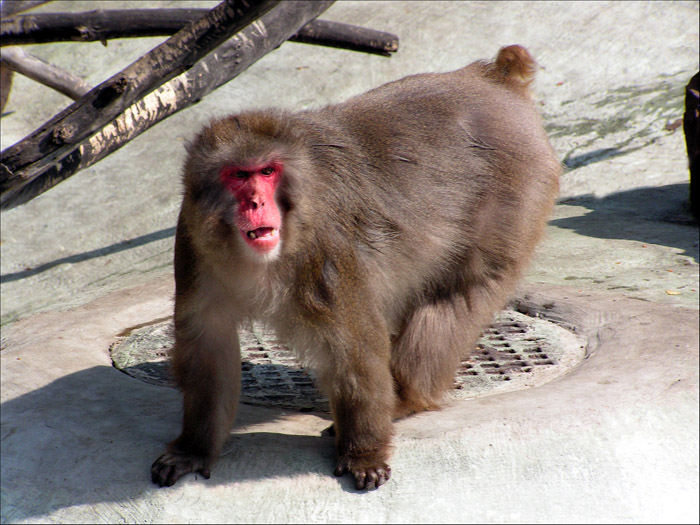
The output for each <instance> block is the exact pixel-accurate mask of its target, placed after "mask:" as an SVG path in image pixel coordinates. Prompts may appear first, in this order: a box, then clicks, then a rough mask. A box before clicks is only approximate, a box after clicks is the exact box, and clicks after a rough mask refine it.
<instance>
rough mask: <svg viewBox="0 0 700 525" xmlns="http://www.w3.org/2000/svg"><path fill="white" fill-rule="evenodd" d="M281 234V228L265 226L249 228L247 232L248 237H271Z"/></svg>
mask: <svg viewBox="0 0 700 525" xmlns="http://www.w3.org/2000/svg"><path fill="white" fill-rule="evenodd" d="M278 235H279V230H278V229H277V228H271V227H264V228H255V229H254V230H249V231H247V232H246V237H248V238H250V239H271V238H274V237H277V236H278Z"/></svg>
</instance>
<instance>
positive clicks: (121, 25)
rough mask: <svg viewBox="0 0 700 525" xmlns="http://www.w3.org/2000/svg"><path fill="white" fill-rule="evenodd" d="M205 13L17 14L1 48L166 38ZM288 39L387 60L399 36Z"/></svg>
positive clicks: (347, 29) (329, 31)
mask: <svg viewBox="0 0 700 525" xmlns="http://www.w3.org/2000/svg"><path fill="white" fill-rule="evenodd" d="M205 12H206V9H200V8H192V9H120V10H107V11H104V10H96V11H89V12H85V13H41V14H35V15H19V16H14V17H12V18H7V19H5V20H2V22H0V46H8V45H22V44H42V43H47V42H59V41H63V42H65V41H73V42H94V41H101V42H106V41H107V40H110V39H112V38H132V37H146V36H165V35H171V34H173V33H175V32H176V31H179V30H180V29H181V28H182V27H184V25H185V24H187V23H188V22H191V21H192V20H194V19H196V18H198V17H200V16H202V15H203V13H205ZM289 40H290V41H291V42H302V43H306V44H316V45H322V46H329V47H336V48H341V49H349V50H352V51H361V52H364V53H376V54H379V55H383V56H389V54H390V53H392V52H394V51H396V50H397V49H398V45H399V39H398V37H397V36H396V35H393V34H391V33H385V32H383V31H376V30H373V29H367V28H364V27H360V26H354V25H351V24H343V23H340V22H330V21H327V20H313V21H311V22H309V23H308V24H307V25H305V26H304V27H302V28H301V29H300V30H299V31H298V32H297V33H296V34H295V35H293V36H292V37H291V38H290V39H289Z"/></svg>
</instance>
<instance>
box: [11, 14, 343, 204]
mask: <svg viewBox="0 0 700 525" xmlns="http://www.w3.org/2000/svg"><path fill="white" fill-rule="evenodd" d="M332 3H333V2H331V1H315V0H314V1H303V2H292V1H285V2H282V3H281V4H280V5H279V6H278V7H276V8H275V9H273V10H271V11H270V12H268V13H267V14H265V15H264V16H263V17H262V18H260V19H259V20H258V21H257V23H256V24H255V25H249V26H248V27H246V28H245V29H244V30H243V31H241V32H240V33H238V34H236V35H234V36H233V37H232V38H231V39H230V40H229V41H227V42H226V43H224V44H223V45H221V46H220V47H219V48H218V49H217V50H216V52H215V53H210V54H209V55H207V56H206V57H205V58H204V59H202V60H201V61H200V62H198V63H197V64H196V65H195V66H194V67H192V69H190V70H189V71H188V72H187V73H186V74H183V75H180V76H179V77H176V78H174V79H172V80H171V81H169V82H168V83H166V84H164V85H163V86H161V87H160V88H158V89H156V90H155V91H153V92H152V93H150V94H149V95H147V96H146V97H144V98H143V99H141V100H139V101H138V102H137V103H135V104H133V105H132V106H131V107H129V108H127V109H126V111H124V112H123V113H122V114H121V115H119V117H118V118H116V119H114V120H113V121H112V122H110V123H109V124H107V125H106V126H104V127H103V128H102V129H100V130H99V131H98V132H97V133H96V134H94V135H93V136H92V137H90V138H89V139H87V140H84V141H82V142H81V143H80V144H78V145H76V146H74V147H73V148H71V149H70V150H68V151H67V152H66V153H64V154H63V155H61V156H60V157H58V158H56V159H55V160H54V161H53V162H44V163H43V167H42V169H41V170H40V171H38V172H37V173H36V174H35V176H34V177H33V179H32V180H30V181H28V182H25V183H22V184H19V185H13V186H12V187H11V188H9V189H7V190H3V191H2V194H0V208H2V209H10V208H13V207H15V206H18V205H20V204H23V203H25V202H27V201H29V200H31V199H32V198H34V197H36V196H37V195H39V194H41V193H43V192H44V191H46V190H48V189H49V188H51V187H53V186H55V185H56V184H58V183H59V182H61V181H62V180H64V179H66V178H68V177H70V176H71V175H73V174H74V173H77V172H78V171H79V170H81V169H83V168H86V167H88V166H91V165H92V164H94V163H95V162H97V161H99V160H101V159H102V158H104V157H106V156H107V155H108V154H110V153H112V152H113V151H115V150H117V149H119V148H120V147H122V146H123V145H124V144H126V143H127V142H128V141H130V140H131V139H133V138H134V137H136V136H138V135H139V134H141V133H142V132H144V131H146V130H147V129H148V128H150V127H151V126H153V125H155V124H156V123H158V122H160V121H161V120H163V119H165V118H167V117H168V116H170V115H172V114H173V113H176V112H177V111H179V110H181V109H184V108H186V107H188V106H191V105H192V104H194V103H196V102H197V101H199V100H200V99H201V98H203V97H204V96H205V95H207V94H208V93H210V92H211V91H213V90H214V89H216V88H217V87H219V86H221V85H222V84H225V83H226V82H228V81H229V80H231V79H232V78H235V77H236V76H238V75H239V74H240V73H242V72H243V71H245V70H246V69H247V68H248V67H250V65H252V64H253V63H255V62H256V61H257V60H258V59H260V58H261V57H263V56H264V55H266V54H267V53H269V52H270V51H272V50H274V49H275V48H276V47H278V46H279V45H281V44H282V43H283V42H285V41H286V40H287V39H288V38H289V37H290V36H291V35H293V34H294V33H295V32H296V31H298V29H299V28H300V27H302V26H303V25H305V24H307V23H308V22H309V21H310V20H312V19H314V18H316V17H317V16H318V15H320V14H321V13H322V12H323V11H325V10H326V9H328V8H329V7H330V5H331V4H332ZM3 170H4V166H3V165H2V164H0V180H4V178H5V177H7V176H8V174H7V173H6V172H4V171H3Z"/></svg>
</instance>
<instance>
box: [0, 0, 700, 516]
mask: <svg viewBox="0 0 700 525" xmlns="http://www.w3.org/2000/svg"><path fill="white" fill-rule="evenodd" d="M215 3H216V2H204V3H195V2H150V3H149V5H151V6H154V7H157V6H165V5H173V4H177V5H178V6H184V5H189V4H196V5H215ZM129 6H131V7H142V6H143V4H142V3H141V2H106V3H105V2H86V1H75V2H58V1H57V2H52V3H50V4H47V5H44V6H42V7H40V8H38V9H37V11H39V10H41V11H62V10H72V11H82V10H91V9H96V8H98V7H106V8H117V7H129ZM698 11H699V10H698V3H697V2H444V3H443V2H432V1H431V2H354V1H353V2H351V1H348V2H338V3H337V4H335V5H334V6H332V7H331V8H330V9H329V10H328V11H327V12H326V13H325V14H324V16H323V17H324V18H327V19H331V20H338V21H343V22H349V23H354V24H359V25H365V26H368V27H373V28H376V29H382V30H386V31H390V32H393V33H395V34H397V35H398V36H399V37H400V39H401V44H400V50H399V52H398V53H397V54H396V55H395V56H393V57H392V58H388V59H387V58H382V57H377V56H369V55H363V54H360V53H353V52H349V51H342V50H334V49H327V48H321V47H318V46H309V45H303V44H293V43H287V44H284V45H283V46H282V47H280V48H279V49H277V50H276V51H274V52H273V53H271V54H269V55H268V56H266V57H264V58H263V59H262V60H260V61H259V62H258V63H256V64H255V65H253V66H252V67H251V68H250V69H249V70H248V71H247V72H245V73H244V74H242V75H241V76H240V77H238V78H237V79H235V80H234V81H233V82H231V83H229V84H228V85H226V86H224V87H222V88H220V89H219V90H217V91H215V92H214V93H212V94H211V95H209V96H207V97H206V98H205V99H204V100H203V101H201V102H200V103H199V104H198V105H196V106H194V107H192V108H190V109H188V110H185V111H182V112H180V113H178V114H176V115H174V116H173V117H171V118H169V119H168V120H167V121H166V122H165V123H161V124H159V125H157V126H156V127H154V128H152V129H151V130H149V131H148V132H146V133H144V134H143V135H141V136H140V137H138V138H137V139H135V140H133V141H132V142H130V143H129V144H128V145H127V146H125V147H124V148H122V149H121V150H119V151H118V152H116V153H114V154H112V155H110V156H109V157H107V158H106V159H105V160H103V161H101V162H100V163H98V164H97V165H95V166H93V167H92V168H90V169H87V170H84V171H82V172H80V173H79V174H77V175H75V176H74V177H72V178H71V179H69V180H67V181H65V182H64V183H62V184H60V185H59V186H57V187H55V188H54V189H52V190H50V191H49V192H47V193H45V194H44V195H42V196H40V197H39V198H37V199H35V200H33V201H32V202H30V203H28V204H26V205H24V206H22V207H19V208H16V209H14V210H11V211H8V212H3V214H2V216H1V218H0V219H1V220H2V230H1V234H2V244H1V246H0V248H1V250H2V285H1V292H2V297H1V303H0V306H1V307H2V352H1V353H0V356H1V357H2V359H1V363H0V364H1V367H2V368H1V373H2V375H1V380H2V390H1V395H2V405H1V407H0V408H1V412H0V416H1V418H2V436H1V438H2V442H1V446H2V450H1V452H2V454H1V455H0V461H1V466H2V469H1V485H0V490H1V491H2V501H1V507H0V520H1V521H2V522H3V523H20V522H22V523H37V522H66V523H74V522H75V523H80V522H91V523H92V522H95V523H113V522H146V523H166V522H168V523H170V522H172V523H179V522H207V523H208V522H212V523H221V522H244V523H265V522H314V523H316V522H318V523H326V522H348V523H363V522H372V523H380V522H427V523H439V522H572V523H573V522H576V523H581V522H595V523H612V522H656V523H659V522H661V523H672V522H673V523H675V522H677V523H681V522H682V523H697V522H698V521H699V520H700V516H699V511H698V290H699V289H700V288H699V286H700V285H699V282H698V261H699V255H698V247H699V241H698V227H697V223H696V222H694V220H693V219H692V218H691V216H690V214H689V212H688V205H687V191H688V183H687V177H688V171H687V162H686V156H685V145H684V141H683V134H682V129H680V128H674V125H675V123H677V119H679V118H681V117H682V112H683V89H684V85H685V84H686V83H687V81H688V80H689V79H690V77H691V76H692V75H693V74H694V73H695V72H696V71H697V69H698V46H699V44H698V25H697V20H698V14H699V13H698ZM161 40H162V39H159V38H153V39H139V40H136V39H134V40H118V41H111V42H110V43H109V45H108V46H107V47H106V48H105V47H103V46H102V45H101V44H99V43H95V44H78V43H65V44H50V45H43V46H32V47H31V48H30V49H29V50H30V52H33V53H35V54H37V55H39V56H41V57H43V58H45V59H47V60H49V61H51V62H54V63H56V64H58V65H60V66H62V67H64V68H66V69H69V70H70V71H72V72H74V73H76V74H79V75H81V76H82V77H83V78H84V79H85V80H86V81H88V82H90V83H92V84H93V85H94V84H97V83H99V82H100V81H102V80H104V79H105V78H107V77H108V76H110V75H111V74H113V73H115V72H117V71H119V70H120V69H122V68H123V67H125V66H126V65H128V64H129V63H131V62H132V61H133V60H135V59H136V58H138V57H139V56H140V55H141V54H143V53H144V52H146V51H147V50H148V49H150V48H151V47H153V46H154V45H155V44H157V43H158V42H160V41H161ZM512 43H520V44H523V45H525V46H527V47H528V48H529V49H530V51H531V52H532V54H533V55H534V56H535V57H536V58H537V59H538V61H539V63H540V64H541V66H542V70H541V71H540V72H539V74H538V79H537V81H536V85H535V94H536V97H537V99H538V100H539V101H540V102H539V104H540V108H541V111H542V113H543V115H544V118H545V122H546V126H547V130H548V132H549V134H550V136H551V139H552V143H553V145H554V147H555V149H556V150H557V152H558V154H559V155H560V157H561V159H562V161H563V162H564V164H565V165H566V166H567V171H566V172H565V173H564V175H563V176H562V192H561V201H560V203H559V205H558V206H557V207H556V209H555V212H554V216H553V217H552V221H551V223H550V226H549V228H548V235H547V238H546V240H545V241H544V242H543V244H542V245H541V247H540V249H539V250H538V256H537V259H536V261H535V263H534V264H533V266H532V268H531V270H530V272H529V273H528V276H527V279H526V282H525V283H524V284H523V286H522V287H521V289H520V290H519V292H518V294H517V300H516V301H517V303H518V305H519V308H520V309H521V310H524V311H529V312H532V313H539V314H540V315H542V316H545V317H548V318H550V319H553V320H557V321H559V322H562V323H563V324H565V325H567V326H570V327H573V328H575V329H576V330H577V331H578V333H580V334H584V335H585V336H586V338H587V340H588V348H587V358H586V359H584V360H583V361H582V362H581V363H580V364H579V365H578V366H577V367H575V368H574V369H573V370H572V371H571V372H570V373H568V374H567V375H565V376H564V377H561V378H559V379H557V380H555V381H552V382H550V383H547V384H544V385H542V386H539V387H536V388H530V389H525V390H520V391H516V392H509V393H505V394H498V395H493V396H486V397H481V398H478V399H470V400H464V401H458V402H454V403H452V404H450V405H449V406H447V407H445V409H444V410H442V411H440V412H433V413H427V414H421V415H419V416H416V417H412V418H409V419H406V420H404V421H401V422H399V423H398V424H397V435H396V439H395V452H394V457H393V460H392V468H393V476H392V479H391V480H390V482H389V483H387V485H386V486H384V487H381V488H380V489H379V490H377V491H373V492H370V493H366V494H365V493H359V492H357V491H355V490H354V489H353V488H352V484H351V482H350V479H349V478H347V477H345V478H335V477H333V476H332V468H333V451H332V441H331V440H330V439H329V438H323V437H320V431H321V430H322V429H323V428H324V427H325V426H327V425H328V418H327V416H326V415H324V414H315V413H294V412H285V411H281V410H277V409H266V408H261V407H252V406H246V405H243V406H241V410H240V414H239V418H238V423H237V425H236V428H235V429H234V432H233V435H232V438H231V440H230V442H229V443H228V445H227V447H226V450H225V452H224V455H223V457H222V458H221V460H220V461H219V463H218V464H217V465H216V467H215V468H214V470H213V472H212V477H211V479H209V480H203V479H201V478H200V479H197V477H195V476H188V477H186V478H184V479H183V480H181V481H180V482H178V484H177V485H175V486H174V487H172V488H168V489H158V488H156V487H155V486H154V485H153V484H152V483H151V482H150V476H149V467H150V464H151V462H152V461H153V459H154V458H155V457H156V456H157V455H158V454H159V453H160V451H161V449H162V446H163V444H164V443H165V442H166V441H168V440H169V439H172V438H173V437H175V435H176V434H177V432H178V430H179V418H180V400H179V396H178V394H177V392H176V391H174V390H172V389H168V388H163V387H157V386H153V385H148V384H145V383H141V382H139V381H137V380H135V379H133V378H130V377H128V376H126V375H124V374H122V373H120V372H119V371H117V370H115V369H114V368H112V367H111V365H110V359H109V354H108V349H109V345H110V344H111V343H112V342H113V341H114V340H115V339H116V338H117V337H118V336H119V334H123V333H125V332H126V331H128V330H129V329H130V328H131V327H134V326H137V325H143V324H145V323H150V322H154V321H156V320H160V319H163V318H166V317H167V316H168V315H170V314H171V313H172V300H171V298H172V292H173V286H172V270H171V258H172V244H173V235H174V224H175V218H176V214H177V210H178V206H179V199H180V195H179V192H180V182H179V172H180V163H181V161H182V158H183V153H184V150H183V141H184V140H185V139H187V138H189V137H191V136H192V134H193V133H194V132H195V131H196V130H197V128H198V127H199V126H200V125H201V124H202V123H203V122H205V121H206V120H208V119H209V118H210V117H212V116H215V115H221V114H224V113H228V112H233V111H237V110H240V109H245V108H250V107H261V106H269V105H277V106H283V107H287V108H296V109H299V108H306V107H313V106H317V105H320V104H325V103H330V102H335V101H339V100H342V99H345V98H347V97H348V96H351V95H353V94H356V93H360V92H362V91H365V90H367V89H369V88H371V87H374V86H377V85H379V84H381V83H383V82H386V81H389V80H393V79H396V78H399V77H402V76H404V75H407V74H411V73H416V72H421V71H444V70H450V69H455V68H458V67H460V66H462V65H464V64H466V63H468V62H471V61H472V60H475V59H479V58H486V57H491V56H493V55H495V53H496V51H497V50H498V48H499V47H500V46H502V45H506V44H512ZM78 52H80V53H85V54H84V55H80V58H79V59H76V56H77V53H78ZM69 102H70V101H69V100H68V99H66V98H65V97H63V96H62V95H60V94H57V93H55V92H52V91H50V90H49V89H47V88H44V87H43V86H39V85H37V84H35V83H34V82H32V81H30V80H27V79H24V78H21V77H16V78H15V80H14V84H13V89H12V92H11V95H10V99H9V102H8V106H7V107H6V114H4V115H3V117H2V120H1V122H0V123H1V124H2V134H1V137H0V138H1V142H2V147H3V148H5V147H7V146H9V145H11V144H13V143H14V142H16V141H17V140H19V139H21V138H22V137H23V136H25V135H27V134H28V133H30V132H31V131H32V130H33V129H34V128H35V127H37V126H39V125H40V124H41V123H42V122H44V121H45V120H47V119H48V118H50V117H51V116H52V115H53V114H55V113H56V112H58V111H59V110H60V109H62V108H63V107H65V106H66V105H67V104H68V103H69Z"/></svg>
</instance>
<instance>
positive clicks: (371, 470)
mask: <svg viewBox="0 0 700 525" xmlns="http://www.w3.org/2000/svg"><path fill="white" fill-rule="evenodd" d="M346 472H349V473H350V474H352V475H353V476H354V477H355V488H356V489H358V490H363V489H367V490H370V489H376V488H379V487H380V486H382V485H384V483H386V482H387V481H388V480H389V478H390V477H391V467H390V466H389V465H387V464H386V463H385V462H384V461H382V460H380V459H376V458H367V457H361V458H357V457H352V456H350V455H346V456H341V457H340V458H339V459H338V464H337V465H336V467H335V471H334V472H333V473H334V474H335V475H336V476H342V475H343V474H345V473H346Z"/></svg>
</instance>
